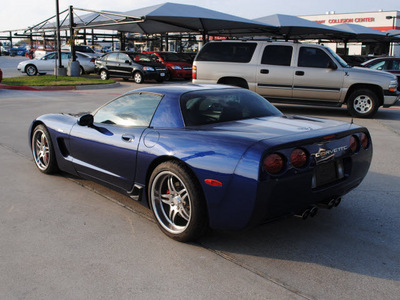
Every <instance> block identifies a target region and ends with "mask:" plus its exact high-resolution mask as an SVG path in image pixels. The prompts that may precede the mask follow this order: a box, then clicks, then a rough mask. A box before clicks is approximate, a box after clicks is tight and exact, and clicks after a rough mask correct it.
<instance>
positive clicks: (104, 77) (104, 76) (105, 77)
mask: <svg viewBox="0 0 400 300" xmlns="http://www.w3.org/2000/svg"><path fill="white" fill-rule="evenodd" d="M100 78H101V79H102V80H108V79H109V78H110V75H109V74H108V72H107V70H104V69H103V70H101V71H100Z"/></svg>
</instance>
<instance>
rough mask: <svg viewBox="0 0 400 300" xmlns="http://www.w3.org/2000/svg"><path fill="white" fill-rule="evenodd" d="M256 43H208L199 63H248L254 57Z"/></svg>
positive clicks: (198, 58)
mask: <svg viewBox="0 0 400 300" xmlns="http://www.w3.org/2000/svg"><path fill="white" fill-rule="evenodd" d="M256 46H257V44H256V43H248V42H246V43H244V42H240V43H235V42H233V43H221V42H216V43H207V44H205V46H204V47H203V48H202V49H201V50H200V52H199V54H198V55H197V58H196V60H198V61H222V62H237V63H248V62H249V61H250V60H251V58H252V57H253V53H254V50H255V49H256Z"/></svg>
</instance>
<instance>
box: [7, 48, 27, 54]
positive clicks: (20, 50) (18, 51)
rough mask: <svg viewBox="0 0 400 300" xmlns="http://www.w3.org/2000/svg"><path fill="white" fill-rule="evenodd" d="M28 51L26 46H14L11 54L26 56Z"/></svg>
mask: <svg viewBox="0 0 400 300" xmlns="http://www.w3.org/2000/svg"><path fill="white" fill-rule="evenodd" d="M27 51H28V50H27V49H26V48H25V47H14V48H11V49H10V56H16V55H19V56H25V54H26V52H27Z"/></svg>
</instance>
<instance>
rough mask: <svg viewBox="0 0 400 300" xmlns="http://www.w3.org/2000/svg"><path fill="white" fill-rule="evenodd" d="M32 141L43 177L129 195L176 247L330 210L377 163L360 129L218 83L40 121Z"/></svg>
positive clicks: (150, 92)
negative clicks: (59, 175)
mask: <svg viewBox="0 0 400 300" xmlns="http://www.w3.org/2000/svg"><path fill="white" fill-rule="evenodd" d="M29 138H30V145H31V149H32V153H33V158H34V161H35V163H36V166H37V167H38V168H39V170H40V171H41V172H43V173H48V174H49V173H53V172H56V171H58V170H61V171H64V172H68V173H71V174H74V175H77V176H81V177H84V178H86V179H91V180H95V181H97V182H100V183H103V184H105V185H108V186H110V187H112V188H114V189H117V190H120V191H122V192H124V193H127V194H128V195H129V196H130V197H131V198H132V199H134V200H136V201H138V202H141V203H143V204H144V205H148V206H149V207H150V208H151V209H152V211H153V213H154V216H155V219H156V220H157V222H158V225H159V227H160V228H161V230H162V231H163V232H164V233H165V234H167V235H168V236H169V237H171V238H173V239H175V240H178V241H189V240H193V239H196V238H197V237H199V236H201V235H202V234H203V233H204V232H205V230H206V229H207V228H208V227H211V228H219V229H242V228H245V227H248V226H251V225H254V224H259V223H263V222H268V221H271V220H274V219H277V218H280V217H283V216H288V215H299V216H301V217H303V218H306V217H307V216H308V215H314V214H315V213H316V212H317V207H318V206H325V207H328V208H330V207H332V206H337V205H338V204H339V202H340V199H341V197H342V196H343V195H345V194H346V193H348V192H349V191H350V190H352V189H353V188H355V187H356V186H358V185H359V184H360V183H361V181H362V180H363V178H364V177H365V175H366V174H367V172H368V169H369V166H370V163H371V159H372V142H371V137H370V135H369V132H368V130H367V129H366V128H364V127H361V126H357V125H355V124H349V123H344V122H339V121H333V120H324V119H317V118H310V117H299V116H292V117H289V116H285V115H283V114H282V113H281V112H280V111H279V110H277V109H276V108H275V107H274V106H272V105H271V104H270V103H269V102H268V101H267V100H265V99H264V98H262V97H261V96H259V95H257V94H255V93H253V92H251V91H248V90H245V89H240V88H234V87H228V86H221V85H193V84H188V85H183V86H159V87H149V88H142V89H138V90H133V91H131V92H129V93H126V94H124V95H122V96H120V97H118V98H116V99H114V100H112V101H111V102H109V103H107V104H105V105H104V106H102V107H100V108H99V109H97V110H96V111H94V112H93V113H91V114H80V115H70V114H47V115H43V116H41V117H39V118H37V119H36V120H34V121H33V123H32V125H31V128H30V132H29Z"/></svg>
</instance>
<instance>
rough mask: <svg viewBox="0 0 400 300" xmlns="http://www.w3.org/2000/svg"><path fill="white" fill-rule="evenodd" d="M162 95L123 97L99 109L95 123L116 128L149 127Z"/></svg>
mask: <svg viewBox="0 0 400 300" xmlns="http://www.w3.org/2000/svg"><path fill="white" fill-rule="evenodd" d="M161 99H162V95H159V94H148V93H134V94H129V95H124V96H122V97H119V98H117V99H115V100H114V101H112V102H110V103H108V104H106V105H105V106H103V107H102V108H100V109H99V110H98V111H97V112H96V114H95V115H94V122H95V123H103V124H112V125H118V126H145V127H147V126H149V125H150V122H151V119H152V118H153V115H154V112H155V111H156V109H157V106H158V104H159V103H160V101H161Z"/></svg>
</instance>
